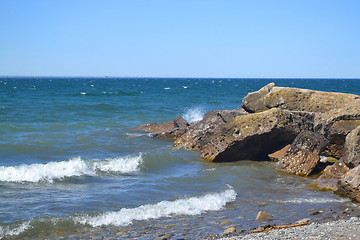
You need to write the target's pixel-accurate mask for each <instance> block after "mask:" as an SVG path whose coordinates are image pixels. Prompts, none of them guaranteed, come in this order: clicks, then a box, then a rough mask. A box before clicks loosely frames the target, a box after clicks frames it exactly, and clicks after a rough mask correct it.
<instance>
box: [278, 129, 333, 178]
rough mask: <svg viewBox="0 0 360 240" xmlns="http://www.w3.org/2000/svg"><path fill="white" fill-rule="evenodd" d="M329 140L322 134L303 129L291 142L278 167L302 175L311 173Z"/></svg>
mask: <svg viewBox="0 0 360 240" xmlns="http://www.w3.org/2000/svg"><path fill="white" fill-rule="evenodd" d="M327 143H328V140H327V139H326V138H325V137H323V136H322V135H320V134H317V133H315V132H311V131H302V132H301V133H300V134H299V135H298V136H297V137H296V139H295V140H294V142H293V143H292V144H291V147H290V148H289V150H288V151H287V152H286V154H285V156H284V157H283V158H282V159H281V160H280V162H279V164H278V166H277V169H278V170H281V171H285V172H289V173H295V174H298V175H302V176H308V175H309V174H311V173H312V172H313V171H314V169H315V167H316V166H317V164H318V163H319V161H320V153H321V152H322V150H323V149H324V148H325V146H326V145H327Z"/></svg>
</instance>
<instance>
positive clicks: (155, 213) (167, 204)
mask: <svg viewBox="0 0 360 240" xmlns="http://www.w3.org/2000/svg"><path fill="white" fill-rule="evenodd" d="M235 198H236V192H235V191H234V189H233V188H232V187H231V186H229V189H227V190H225V191H223V192H221V193H209V194H206V195H204V196H200V197H189V198H184V199H178V200H175V201H161V202H158V203H156V204H146V205H142V206H139V207H137V208H122V209H121V210H119V211H115V212H106V213H103V214H101V215H98V216H89V215H85V216H81V217H74V221H75V222H78V223H81V224H88V225H90V226H93V227H96V226H106V225H114V226H126V225H129V224H131V223H132V222H133V221H134V220H149V219H157V218H161V217H171V216H176V215H197V214H201V213H203V212H205V211H217V210H220V209H221V208H223V207H224V206H225V204H226V203H228V202H232V201H234V200H235Z"/></svg>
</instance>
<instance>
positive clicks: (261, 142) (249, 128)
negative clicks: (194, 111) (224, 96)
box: [175, 108, 314, 162]
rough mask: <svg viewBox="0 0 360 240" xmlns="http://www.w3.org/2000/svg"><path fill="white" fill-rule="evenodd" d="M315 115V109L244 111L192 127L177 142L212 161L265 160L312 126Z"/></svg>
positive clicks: (180, 145)
mask: <svg viewBox="0 0 360 240" xmlns="http://www.w3.org/2000/svg"><path fill="white" fill-rule="evenodd" d="M313 117H314V116H313V114H311V113H303V112H290V111H287V110H281V109H276V108H274V109H270V110H268V111H264V112H260V113H254V114H248V115H240V116H237V117H235V118H233V119H232V120H231V121H230V122H228V123H223V124H221V125H219V126H213V125H212V124H208V125H206V126H202V127H201V128H200V130H197V131H196V132H190V131H191V130H189V131H188V132H186V133H185V134H184V135H183V136H181V137H180V138H178V139H177V140H176V141H175V145H179V147H184V148H186V149H192V150H199V151H200V156H201V157H202V158H204V159H207V160H209V161H217V162H223V161H237V160H244V159H248V160H264V159H268V156H267V154H269V153H272V152H274V151H275V150H277V149H280V148H281V147H284V146H285V145H287V144H289V143H291V142H292V141H293V140H294V138H295V137H296V136H297V135H298V134H299V133H300V132H301V131H302V130H312V128H313ZM212 128H217V130H216V131H213V130H211V129H212Z"/></svg>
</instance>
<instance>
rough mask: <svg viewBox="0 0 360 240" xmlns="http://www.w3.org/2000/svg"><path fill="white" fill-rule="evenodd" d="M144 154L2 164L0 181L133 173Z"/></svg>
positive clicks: (59, 178) (29, 180) (48, 179)
mask: <svg viewBox="0 0 360 240" xmlns="http://www.w3.org/2000/svg"><path fill="white" fill-rule="evenodd" d="M142 162H143V158H142V154H139V155H138V156H126V157H116V158H107V159H98V160H84V159H82V158H81V157H75V158H72V159H70V160H67V161H61V162H49V163H46V164H31V165H25V164H23V165H20V166H9V167H6V166H0V181H4V182H40V181H46V182H53V181H54V180H55V179H58V180H61V179H64V178H66V177H79V176H83V175H89V176H95V175H97V173H98V172H114V173H132V172H136V171H138V170H139V166H140V164H142Z"/></svg>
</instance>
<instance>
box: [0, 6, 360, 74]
mask: <svg viewBox="0 0 360 240" xmlns="http://www.w3.org/2000/svg"><path fill="white" fill-rule="evenodd" d="M5 75H10V76H20V75H22V76H24V75H26V76H119V77H219V78H221V77H239V78H360V1H358V0H353V1H352V0H339V1H333V0H311V1H310V0H301V1H300V0H298V1H295V0H284V1H280V0H279V1H275V0H273V1H272V0H264V1H260V0H259V1H257V0H249V1H241V0H236V1H231V0H228V1H226V0H224V1H220V0H219V1H211V0H198V1H195V0H192V1H187V0H178V1H175V0H173V1H172V0H166V1H165V0H164V1H159V0H152V1H149V0H147V1H140V0H128V1H126V0H124V1H121V0H114V1H111V0H71V1H68V0H61V1H60V0H44V1H40V0H32V1H29V0H23V1H20V0H0V76H5Z"/></svg>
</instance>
